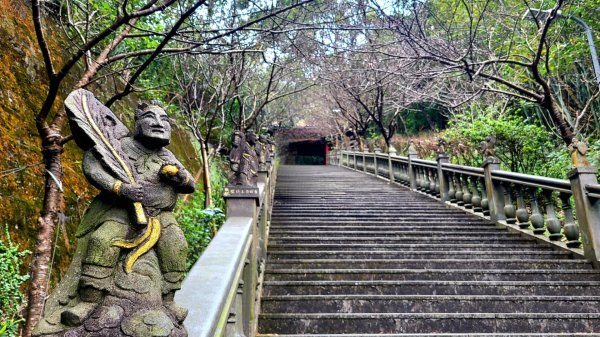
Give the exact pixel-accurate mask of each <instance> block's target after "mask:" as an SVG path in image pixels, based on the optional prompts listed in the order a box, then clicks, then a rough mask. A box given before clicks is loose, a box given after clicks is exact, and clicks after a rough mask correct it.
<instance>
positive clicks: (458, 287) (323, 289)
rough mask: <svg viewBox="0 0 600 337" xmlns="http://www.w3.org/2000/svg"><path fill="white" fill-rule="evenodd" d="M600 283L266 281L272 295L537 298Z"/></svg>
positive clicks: (576, 292) (586, 290)
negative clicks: (514, 296)
mask: <svg viewBox="0 0 600 337" xmlns="http://www.w3.org/2000/svg"><path fill="white" fill-rule="evenodd" d="M598 286H600V281H538V280H535V281H440V280H432V281H417V280H408V281H397V280H389V281H388V280H381V281H337V280H336V281H265V282H264V287H265V288H264V293H263V296H275V295H352V294H361V295H499V296H505V295H528V296H532V295H539V296H543V295H545V296H582V295H584V294H595V293H596V291H597V287H598Z"/></svg>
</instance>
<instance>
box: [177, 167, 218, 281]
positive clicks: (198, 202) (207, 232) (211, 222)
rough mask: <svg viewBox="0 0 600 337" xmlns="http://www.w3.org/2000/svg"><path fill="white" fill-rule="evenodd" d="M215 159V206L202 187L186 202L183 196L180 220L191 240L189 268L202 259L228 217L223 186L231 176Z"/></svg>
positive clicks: (213, 176) (213, 179) (179, 213)
mask: <svg viewBox="0 0 600 337" xmlns="http://www.w3.org/2000/svg"><path fill="white" fill-rule="evenodd" d="M215 162H216V163H214V164H213V165H211V183H212V187H213V193H212V196H213V202H214V205H215V207H214V208H204V194H203V192H202V188H198V189H197V191H196V192H195V193H194V194H193V195H192V197H191V198H190V199H189V200H188V201H187V202H186V203H184V202H182V201H181V200H180V204H179V212H178V213H177V222H178V223H179V226H180V227H181V229H182V230H183V233H184V235H185V239H186V241H187V243H188V256H187V261H186V268H187V270H189V269H190V268H191V267H192V265H193V264H194V263H195V262H196V261H197V260H198V258H199V257H200V255H201V254H202V252H203V251H204V250H205V249H206V247H208V244H209V243H210V241H211V240H212V238H213V237H214V236H215V235H216V234H217V231H218V230H219V228H221V225H222V224H223V222H224V221H225V213H224V212H223V209H224V208H225V200H224V199H223V189H224V188H225V186H226V185H227V179H226V177H225V176H224V175H223V172H224V171H223V170H221V169H220V168H219V166H220V165H219V164H220V163H219V161H218V160H215Z"/></svg>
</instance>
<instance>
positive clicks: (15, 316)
mask: <svg viewBox="0 0 600 337" xmlns="http://www.w3.org/2000/svg"><path fill="white" fill-rule="evenodd" d="M5 234H6V240H5V241H3V240H0V275H2V280H1V281H0V308H1V310H0V336H16V335H17V328H18V326H19V323H20V322H21V321H22V318H21V317H20V316H19V308H20V306H21V303H22V301H23V294H22V293H21V285H22V284H23V282H25V281H26V280H27V279H28V278H29V276H28V275H21V267H22V264H23V262H22V261H23V257H25V255H27V254H30V253H31V252H30V251H27V250H23V251H20V250H19V245H16V244H14V243H13V242H12V240H11V238H10V233H9V232H8V226H6V227H5Z"/></svg>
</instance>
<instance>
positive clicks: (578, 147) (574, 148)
mask: <svg viewBox="0 0 600 337" xmlns="http://www.w3.org/2000/svg"><path fill="white" fill-rule="evenodd" d="M587 150H588V148H587V144H586V143H585V142H582V141H580V140H579V139H577V138H576V137H573V139H572V140H571V144H569V153H570V154H571V164H572V166H573V168H576V167H586V166H591V164H590V162H589V161H588V160H587V157H586V155H587Z"/></svg>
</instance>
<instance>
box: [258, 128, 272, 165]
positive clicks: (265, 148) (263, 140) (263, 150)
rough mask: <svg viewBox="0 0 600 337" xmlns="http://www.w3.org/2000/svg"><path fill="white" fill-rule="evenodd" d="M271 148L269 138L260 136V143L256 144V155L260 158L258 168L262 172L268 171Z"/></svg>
mask: <svg viewBox="0 0 600 337" xmlns="http://www.w3.org/2000/svg"><path fill="white" fill-rule="evenodd" d="M270 148H271V146H270V145H269V143H268V142H267V136H265V135H260V136H258V143H256V155H257V156H258V167H259V170H261V171H266V170H267V160H268V158H270V157H271V153H270V152H271V151H270Z"/></svg>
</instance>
